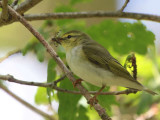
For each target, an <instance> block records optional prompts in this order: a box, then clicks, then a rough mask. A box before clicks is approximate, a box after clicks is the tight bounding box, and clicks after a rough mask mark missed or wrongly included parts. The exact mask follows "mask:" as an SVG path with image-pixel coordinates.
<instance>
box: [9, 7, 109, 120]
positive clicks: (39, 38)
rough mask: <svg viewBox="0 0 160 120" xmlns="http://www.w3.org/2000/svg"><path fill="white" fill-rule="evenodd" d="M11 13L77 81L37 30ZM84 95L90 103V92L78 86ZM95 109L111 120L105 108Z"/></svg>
mask: <svg viewBox="0 0 160 120" xmlns="http://www.w3.org/2000/svg"><path fill="white" fill-rule="evenodd" d="M8 9H9V12H10V14H11V15H12V16H15V17H16V18H17V19H18V20H19V21H20V22H21V23H22V24H23V25H24V26H25V27H26V28H27V29H28V30H29V31H30V32H31V33H32V34H33V35H34V36H35V37H36V38H37V39H38V40H39V41H40V42H41V43H42V44H43V46H44V47H45V48H46V49H47V51H48V52H49V54H50V55H51V56H52V57H53V58H54V59H55V61H56V62H57V64H58V65H59V66H60V68H61V69H62V70H63V71H64V73H65V74H66V76H67V77H68V78H69V79H70V80H71V81H72V82H74V81H76V79H75V78H74V77H73V75H72V73H71V72H70V71H69V70H68V68H67V67H66V66H65V64H64V63H63V62H62V60H61V59H60V58H59V56H58V55H57V53H56V52H55V51H54V50H53V49H52V47H51V46H50V45H49V44H48V43H47V42H46V41H45V39H44V38H43V37H42V36H41V35H40V34H39V33H38V32H37V31H36V30H35V29H33V27H32V26H31V25H30V24H29V23H28V22H27V21H26V20H25V19H24V18H23V17H22V16H21V15H20V14H19V13H17V12H16V11H15V10H14V9H13V8H11V7H10V6H8ZM76 87H77V88H78V89H79V90H80V91H81V92H82V94H83V96H84V97H85V98H86V99H87V101H89V100H90V99H91V98H92V97H91V95H90V94H89V93H88V91H87V90H86V89H85V88H84V87H83V86H82V85H81V84H77V86H76ZM93 107H94V109H95V110H96V111H97V113H98V114H99V116H100V117H101V119H102V120H111V118H110V117H109V116H108V115H107V113H106V111H105V109H104V108H102V107H101V105H100V104H99V103H97V104H93Z"/></svg>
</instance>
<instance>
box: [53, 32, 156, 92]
mask: <svg viewBox="0 0 160 120" xmlns="http://www.w3.org/2000/svg"><path fill="white" fill-rule="evenodd" d="M52 41H54V42H57V43H58V44H60V45H61V46H62V47H63V48H64V50H65V52H66V61H67V64H68V66H69V67H70V69H71V71H72V72H73V73H74V74H75V75H77V76H78V77H80V78H81V79H82V80H84V81H86V82H88V83H90V84H93V85H95V86H98V87H101V89H100V90H99V92H100V91H102V90H103V89H104V88H105V87H106V86H122V87H126V88H131V89H135V90H137V91H146V92H147V93H149V94H152V95H156V94H157V93H156V92H154V91H152V90H150V89H148V88H147V87H145V86H143V85H142V84H141V83H140V82H138V81H137V80H135V79H134V78H133V77H132V76H131V74H130V73H129V72H128V71H127V70H126V69H125V68H124V67H123V66H122V65H121V64H120V62H119V61H118V60H116V59H115V58H114V57H113V56H112V55H111V54H110V53H109V51H108V50H107V49H106V48H104V47H103V46H102V45H100V44H99V43H98V42H96V41H94V40H92V39H91V37H90V36H88V35H87V34H86V33H83V32H81V31H77V30H72V31H69V32H66V33H64V34H63V35H62V36H61V37H57V38H53V39H52Z"/></svg>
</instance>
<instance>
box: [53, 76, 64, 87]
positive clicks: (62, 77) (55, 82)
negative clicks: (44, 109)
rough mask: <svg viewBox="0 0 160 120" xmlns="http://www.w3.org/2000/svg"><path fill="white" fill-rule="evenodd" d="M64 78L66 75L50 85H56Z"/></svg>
mask: <svg viewBox="0 0 160 120" xmlns="http://www.w3.org/2000/svg"><path fill="white" fill-rule="evenodd" d="M65 77H66V75H63V76H62V77H60V78H59V79H58V80H55V81H54V82H53V83H52V84H55V85H57V83H58V82H60V81H62V80H63V79H64V78H65Z"/></svg>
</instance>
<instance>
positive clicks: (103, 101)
mask: <svg viewBox="0 0 160 120" xmlns="http://www.w3.org/2000/svg"><path fill="white" fill-rule="evenodd" d="M97 99H98V102H99V104H100V105H102V106H103V107H104V108H105V109H106V111H107V113H108V114H109V115H110V116H111V115H112V111H111V106H112V105H118V103H117V101H116V97H115V96H114V95H98V97H97Z"/></svg>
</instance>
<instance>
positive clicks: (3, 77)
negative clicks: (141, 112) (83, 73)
mask: <svg viewBox="0 0 160 120" xmlns="http://www.w3.org/2000/svg"><path fill="white" fill-rule="evenodd" d="M64 78H65V75H64V76H62V77H61V78H59V79H58V80H56V81H54V82H52V83H39V82H28V81H22V80H18V79H16V78H14V77H13V76H11V75H0V79H1V80H5V81H9V82H14V83H18V84H22V85H30V86H39V87H50V88H52V89H55V90H57V91H60V92H65V93H72V94H82V92H80V91H72V90H67V89H62V88H59V87H57V83H58V82H60V81H61V80H63V79H64ZM89 93H90V94H96V93H97V91H90V92H89ZM130 93H135V91H134V90H131V89H126V90H124V91H114V92H100V93H99V94H100V95H120V94H127V95H128V94H130Z"/></svg>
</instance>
